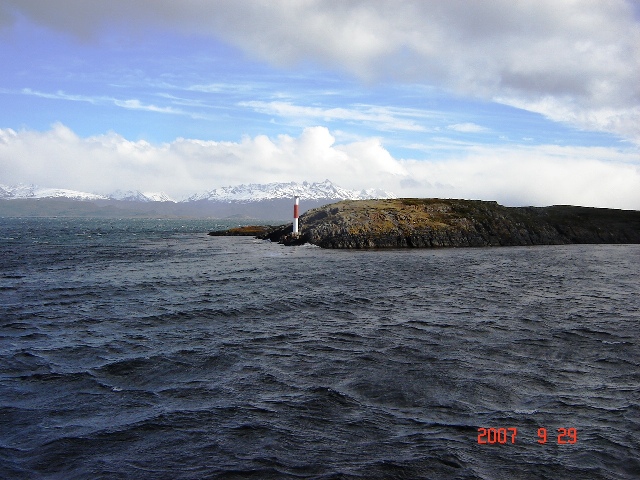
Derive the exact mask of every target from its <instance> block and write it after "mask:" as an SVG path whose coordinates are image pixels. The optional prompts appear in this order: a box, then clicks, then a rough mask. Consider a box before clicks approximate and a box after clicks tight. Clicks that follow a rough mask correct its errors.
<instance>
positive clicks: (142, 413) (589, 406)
mask: <svg viewBox="0 0 640 480" xmlns="http://www.w3.org/2000/svg"><path fill="white" fill-rule="evenodd" d="M223 226H228V225H221V224H219V225H216V224H215V222H214V221H190V220H82V219H75V220H69V219H0V478H7V479H14V478H15V479H39V478H46V479H102V478H104V479H112V478H114V479H129V478H131V479H134V478H135V479H206V478H223V479H235V478H237V479H244V478H249V479H251V478H255V479H270V478H273V479H280V478H283V479H288V478H295V479H300V478H316V479H342V478H344V479H387V478H398V479H400V478H402V479H491V480H494V479H569V478H571V479H574V478H575V479H627V478H628V479H632V478H640V348H639V346H638V341H639V338H640V269H639V268H638V265H639V264H640V246H638V245H627V246H625V245H584V246H582V245H569V246H545V247H522V248H520V247H510V248H482V249H442V250H382V251H333V250H323V249H320V248H317V247H313V246H301V247H283V246H281V245H277V244H272V243H269V242H264V241H259V240H255V239H252V238H246V237H243V238H238V237H236V238H230V237H208V236H207V235H206V232H207V231H209V230H211V229H214V228H220V227H223ZM481 428H484V429H486V430H484V431H483V430H479V429H481ZM542 429H544V430H542ZM562 429H564V430H562ZM483 432H484V434H483ZM545 433H546V435H545ZM479 434H480V437H479ZM545 437H546V442H544V443H542V441H543V440H544V439H545ZM479 442H484V443H479Z"/></svg>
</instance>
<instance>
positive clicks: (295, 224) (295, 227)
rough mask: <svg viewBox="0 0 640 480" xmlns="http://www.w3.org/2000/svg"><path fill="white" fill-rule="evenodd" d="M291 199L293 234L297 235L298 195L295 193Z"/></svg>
mask: <svg viewBox="0 0 640 480" xmlns="http://www.w3.org/2000/svg"><path fill="white" fill-rule="evenodd" d="M293 198H294V201H293V234H294V235H296V236H297V235H298V205H299V204H300V197H299V196H298V195H296V196H295V197H293Z"/></svg>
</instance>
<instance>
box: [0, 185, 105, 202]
mask: <svg viewBox="0 0 640 480" xmlns="http://www.w3.org/2000/svg"><path fill="white" fill-rule="evenodd" d="M24 198H34V199H37V198H67V199H71V200H105V199H107V197H105V196H104V195H96V194H94V193H87V192H78V191H76V190H68V189H65V188H41V187H38V186H37V185H24V184H22V183H21V184H18V185H14V186H7V185H0V199H2V200H15V199H24Z"/></svg>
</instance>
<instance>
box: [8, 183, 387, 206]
mask: <svg viewBox="0 0 640 480" xmlns="http://www.w3.org/2000/svg"><path fill="white" fill-rule="evenodd" d="M295 195H297V196H299V197H300V199H301V200H335V201H338V200H366V199H372V198H396V197H395V195H393V194H392V193H389V192H386V191H384V190H379V189H374V188H371V189H368V190H360V191H358V190H348V189H346V188H342V187H339V186H337V185H334V184H333V183H331V182H330V181H329V180H325V181H324V182H314V183H309V182H302V183H296V182H288V183H286V182H285V183H266V184H258V183H251V184H248V185H236V186H230V187H221V188H216V189H213V190H210V191H208V192H205V193H198V194H193V195H191V196H188V197H186V198H184V199H183V200H180V202H177V201H176V200H174V199H173V198H171V197H170V196H169V195H167V194H166V193H164V192H141V191H139V190H116V191H115V192H113V193H111V194H109V195H98V194H95V193H87V192H79V191H76V190H69V189H62V188H43V187H38V186H37V185H24V184H19V185H15V186H6V185H0V199H1V200H14V199H45V198H61V199H70V200H116V201H126V202H144V203H147V202H173V203H189V202H198V201H203V200H205V201H209V202H224V203H252V202H260V201H263V200H279V199H292V198H293V197H294V196H295Z"/></svg>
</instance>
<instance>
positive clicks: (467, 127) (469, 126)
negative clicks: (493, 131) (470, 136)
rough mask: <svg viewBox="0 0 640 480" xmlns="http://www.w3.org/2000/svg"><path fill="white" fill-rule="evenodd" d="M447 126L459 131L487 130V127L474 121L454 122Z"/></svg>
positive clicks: (481, 131) (477, 131)
mask: <svg viewBox="0 0 640 480" xmlns="http://www.w3.org/2000/svg"><path fill="white" fill-rule="evenodd" d="M447 128H448V129H449V130H454V131H456V132H461V133H483V132H487V131H488V129H487V128H485V127H483V126H481V125H477V124H475V123H456V124H453V125H449V126H448V127H447Z"/></svg>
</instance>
